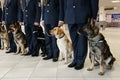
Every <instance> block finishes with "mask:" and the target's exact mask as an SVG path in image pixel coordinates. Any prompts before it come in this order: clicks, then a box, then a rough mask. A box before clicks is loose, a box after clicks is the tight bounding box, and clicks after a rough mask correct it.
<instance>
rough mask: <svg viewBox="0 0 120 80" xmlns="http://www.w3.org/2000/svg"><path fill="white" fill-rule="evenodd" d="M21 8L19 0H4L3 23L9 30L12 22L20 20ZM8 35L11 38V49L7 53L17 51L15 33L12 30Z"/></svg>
mask: <svg viewBox="0 0 120 80" xmlns="http://www.w3.org/2000/svg"><path fill="white" fill-rule="evenodd" d="M19 10H20V4H19V0H4V6H3V16H2V23H3V24H5V25H6V28H7V30H8V31H9V26H10V24H11V23H13V22H14V23H15V22H17V21H18V14H19ZM8 35H9V39H10V49H9V50H8V51H7V52H6V53H11V52H15V51H16V45H15V43H14V39H13V35H12V33H11V32H9V33H8Z"/></svg>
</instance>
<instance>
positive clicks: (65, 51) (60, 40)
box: [50, 27, 73, 64]
mask: <svg viewBox="0 0 120 80" xmlns="http://www.w3.org/2000/svg"><path fill="white" fill-rule="evenodd" d="M50 34H51V35H52V36H55V37H56V38H57V46H58V48H59V50H60V55H59V60H63V59H65V64H67V63H68V58H69V57H72V54H73V47H72V43H71V41H70V40H69V39H68V38H67V36H66V35H65V33H64V31H63V29H62V28H60V27H55V28H53V29H52V30H50Z"/></svg>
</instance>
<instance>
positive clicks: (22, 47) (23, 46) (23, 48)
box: [21, 44, 25, 55]
mask: <svg viewBox="0 0 120 80" xmlns="http://www.w3.org/2000/svg"><path fill="white" fill-rule="evenodd" d="M21 52H22V54H21V55H23V54H25V45H24V44H21Z"/></svg>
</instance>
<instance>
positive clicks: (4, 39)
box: [0, 24, 10, 50]
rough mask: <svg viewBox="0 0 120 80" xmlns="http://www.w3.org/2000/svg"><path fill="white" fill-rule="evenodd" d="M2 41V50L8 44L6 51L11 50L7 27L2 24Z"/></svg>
mask: <svg viewBox="0 0 120 80" xmlns="http://www.w3.org/2000/svg"><path fill="white" fill-rule="evenodd" d="M0 39H1V42H0V43H1V49H2V50H3V49H4V45H5V44H6V50H8V49H9V48H10V40H9V37H8V32H7V29H6V27H5V25H2V24H0Z"/></svg>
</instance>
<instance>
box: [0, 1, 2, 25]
mask: <svg viewBox="0 0 120 80" xmlns="http://www.w3.org/2000/svg"><path fill="white" fill-rule="evenodd" d="M1 22H2V7H1V1H0V23H1Z"/></svg>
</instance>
